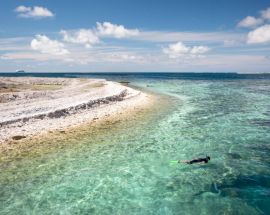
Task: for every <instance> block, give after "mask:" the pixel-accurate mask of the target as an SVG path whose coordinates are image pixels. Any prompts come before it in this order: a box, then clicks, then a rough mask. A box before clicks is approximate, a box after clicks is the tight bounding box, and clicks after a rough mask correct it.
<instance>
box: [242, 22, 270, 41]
mask: <svg viewBox="0 0 270 215" xmlns="http://www.w3.org/2000/svg"><path fill="white" fill-rule="evenodd" d="M266 42H270V25H263V26H261V27H259V28H256V29H255V30H253V31H251V32H249V33H248V36H247V43H266Z"/></svg>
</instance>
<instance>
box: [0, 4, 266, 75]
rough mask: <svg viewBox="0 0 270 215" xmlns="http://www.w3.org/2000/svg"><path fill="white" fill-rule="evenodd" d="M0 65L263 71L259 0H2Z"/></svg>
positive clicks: (60, 69) (99, 69)
mask: <svg viewBox="0 0 270 215" xmlns="http://www.w3.org/2000/svg"><path fill="white" fill-rule="evenodd" d="M0 19H1V22H0V72H13V71H16V70H17V69H24V70H26V71H29V72H110V71H112V72H149V71H152V72H154V71H157V72H162V71H164V72H170V71H172V72H239V73H262V72H270V2H269V1H264V0H245V1H244V0H238V1H229V0H227V1H225V0H224V1H218V0H215V1H214V0H213V1H210V0H204V1H199V0H197V1H195V0H189V1H184V0H181V1H180V0H178V1H177V0H166V1H158V0H155V1H154V0H148V1H140V0H136V1H127V0H126V1H124V0H107V1H105V0H98V1H96V0H91V1H87V0H76V1H69V0H65V1H60V0H59V1H55V0H47V1H46V0H43V1H28V0H25V1H21V0H17V1H15V0H6V1H2V2H1V7H0Z"/></svg>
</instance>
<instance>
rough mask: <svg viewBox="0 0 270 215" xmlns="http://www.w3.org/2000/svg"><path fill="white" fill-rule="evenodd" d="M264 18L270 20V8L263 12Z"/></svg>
mask: <svg viewBox="0 0 270 215" xmlns="http://www.w3.org/2000/svg"><path fill="white" fill-rule="evenodd" d="M261 15H262V18H264V19H268V20H270V7H269V8H267V9H266V10H263V11H261Z"/></svg>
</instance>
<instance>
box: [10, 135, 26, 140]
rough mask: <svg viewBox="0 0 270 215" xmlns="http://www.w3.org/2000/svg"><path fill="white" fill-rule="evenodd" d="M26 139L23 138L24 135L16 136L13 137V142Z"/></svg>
mask: <svg viewBox="0 0 270 215" xmlns="http://www.w3.org/2000/svg"><path fill="white" fill-rule="evenodd" d="M24 138H26V136H23V135H16V136H13V137H12V139H13V140H21V139H24Z"/></svg>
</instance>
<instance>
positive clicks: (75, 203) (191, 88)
mask: <svg viewBox="0 0 270 215" xmlns="http://www.w3.org/2000/svg"><path fill="white" fill-rule="evenodd" d="M132 81H133V84H136V85H137V86H140V87H145V88H146V89H148V90H152V91H155V92H157V93H162V94H165V95H168V96H170V98H171V99H170V100H171V104H170V108H168V110H167V111H161V112H160V114H159V115H158V117H153V118H152V119H151V120H148V119H145V121H143V120H141V121H140V122H138V121H137V122H136V123H124V124H120V125H119V126H121V129H117V130H112V129H107V130H104V132H103V135H98V136H95V137H92V136H91V135H89V136H85V137H83V138H82V139H80V140H79V141H77V140H76V141H74V140H70V142H69V144H63V147H61V148H57V149H55V150H51V151H50V152H49V153H44V154H42V153H41V154H39V156H27V154H26V155H25V156H24V157H22V158H20V159H18V160H16V159H14V158H13V159H12V161H9V162H2V163H1V164H0V165H1V166H0V168H1V176H0V183H1V184H0V214H267V213H269V211H270V206H269V205H270V191H269V190H270V168H269V166H270V156H269V152H270V126H269V123H267V122H268V121H269V119H270V114H269V108H270V93H269V92H270V80H249V79H248V80H223V81H222V80H196V81H194V80H163V79H158V80H157V79H147V78H145V79H141V78H140V79H135V80H134V79H132ZM147 86H148V87H147ZM72 141H73V142H72ZM50 147H53V146H50ZM205 154H208V155H210V156H211V161H210V163H209V164H207V165H184V164H175V165H170V161H171V160H178V159H183V160H185V159H192V158H196V157H198V156H205Z"/></svg>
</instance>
